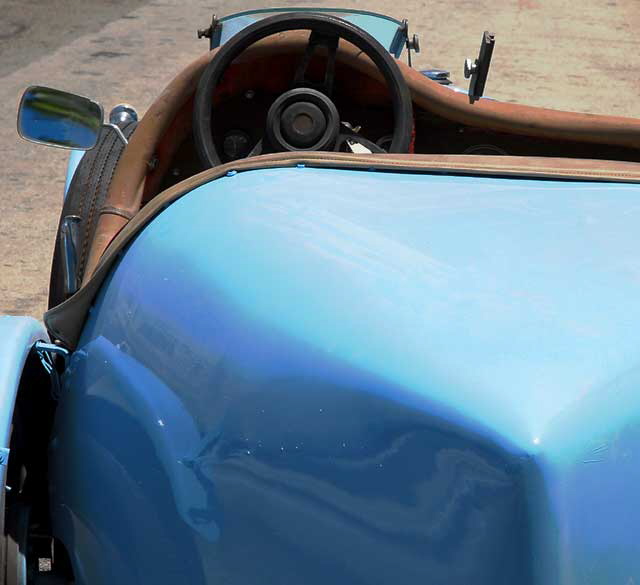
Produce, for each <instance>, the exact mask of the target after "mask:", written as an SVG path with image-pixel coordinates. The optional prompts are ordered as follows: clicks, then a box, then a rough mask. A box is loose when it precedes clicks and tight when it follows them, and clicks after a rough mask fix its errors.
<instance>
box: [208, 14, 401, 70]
mask: <svg viewBox="0 0 640 585" xmlns="http://www.w3.org/2000/svg"><path fill="white" fill-rule="evenodd" d="M282 12H315V13H322V14H333V15H335V16H339V17H340V18H342V19H344V20H346V21H348V22H350V23H352V24H355V25H356V26H359V27H360V28H361V29H363V30H364V31H366V32H368V33H369V34H370V35H371V36H372V37H374V38H375V39H376V40H377V41H378V42H379V43H380V44H381V45H382V46H383V47H385V48H386V49H387V50H388V51H389V52H390V53H391V54H392V55H394V56H395V57H396V59H397V58H398V57H400V55H401V54H402V50H403V49H404V47H405V44H406V40H407V30H406V27H405V25H404V24H403V22H402V21H400V20H396V19H395V18H390V17H389V16H384V15H383V14H376V13H375V12H367V11H364V10H347V9H343V8H268V9H265V10H248V11H246V12H238V13H236V14H231V15H229V16H225V17H224V18H221V19H220V20H219V21H218V24H217V26H216V28H215V29H214V31H213V35H212V38H211V48H215V47H218V46H220V45H223V44H224V43H226V42H227V41H228V40H229V39H230V38H231V37H232V36H234V35H235V34H237V33H239V32H240V31H241V30H243V29H245V28H246V27H248V26H249V25H251V24H253V23H254V22H256V21H258V20H262V19H263V18H266V17H267V16H272V15H274V14H278V13H282Z"/></svg>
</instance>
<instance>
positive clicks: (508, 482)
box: [50, 166, 640, 585]
mask: <svg viewBox="0 0 640 585" xmlns="http://www.w3.org/2000/svg"><path fill="white" fill-rule="evenodd" d="M639 195H640V187H638V186H637V185H623V184H619V185H616V184H608V183H597V182H582V181H570V182H567V181H558V180H523V179H513V178H510V179H506V178H492V177H484V178H483V177H461V176H440V175H430V174H409V173H393V172H367V171H356V170H336V169H333V170H332V169H313V168H306V167H303V166H301V167H300V168H289V169H271V170H254V171H249V172H244V173H238V174H233V173H232V174H231V175H230V176H226V177H223V178H220V179H218V180H215V181H212V182H210V183H207V184H205V185H203V186H201V187H199V188H197V189H195V190H194V191H192V192H191V193H189V194H188V195H186V196H184V197H182V198H181V199H179V200H178V201H177V202H175V203H173V204H172V205H170V206H169V207H168V208H167V209H165V210H164V211H163V212H162V213H161V214H160V215H159V216H158V217H156V218H155V219H154V220H153V221H152V222H151V223H150V224H149V225H148V227H147V228H146V229H144V230H143V231H142V232H141V233H140V234H139V235H138V236H137V238H136V239H135V240H134V241H133V243H132V244H131V245H130V246H129V247H128V249H127V250H126V252H125V253H124V254H123V255H122V257H121V260H120V261H119V262H118V264H117V266H116V267H115V268H114V269H113V270H112V272H111V275H110V277H109V278H108V280H107V281H106V282H105V284H104V285H103V287H102V290H101V292H100V294H99V296H98V297H97V299H96V301H95V304H94V306H93V309H92V310H91V313H90V316H89V319H88V321H87V323H86V325H85V327H84V329H83V333H82V336H81V339H80V342H79V344H78V348H77V350H76V351H75V353H74V354H73V356H72V359H71V361H70V365H69V368H68V370H67V372H66V374H65V376H64V378H63V380H64V387H63V392H62V395H61V400H60V405H59V407H58V414H57V416H56V422H55V428H54V432H53V436H52V440H51V447H50V449H51V468H52V470H53V472H54V474H53V476H52V478H51V489H52V492H51V498H52V499H51V501H52V516H53V523H54V529H55V532H56V533H57V534H58V536H59V538H61V539H63V540H64V541H65V545H66V548H67V550H69V551H73V559H72V560H73V563H74V569H75V572H76V579H77V582H78V583H92V584H98V583H105V584H106V583H112V582H116V581H117V582H121V583H143V582H154V583H175V582H185V583H186V582H189V583H222V582H226V581H233V582H236V583H288V582H300V583H306V584H316V583H317V584H321V583H322V584H324V583H329V582H331V583H335V584H345V585H346V584H353V583H367V584H378V583H380V584H383V583H415V582H429V583H442V584H445V583H446V584H448V585H451V584H463V583H471V582H473V583H487V584H489V583H523V584H526V583H530V584H532V585H533V584H536V585H537V584H552V583H616V582H620V583H632V582H635V581H637V580H638V579H640V560H639V559H640V554H639V553H640V544H639V542H638V539H637V537H636V527H637V526H638V524H639V521H640V506H639V505H638V495H637V487H636V486H637V485H638V481H639V480H640V465H639V462H638V455H637V452H638V450H639V448H640V424H639V422H640V421H639V418H640V404H639V402H640V398H639V396H640V395H639V394H638V392H637V384H638V369H637V366H638V352H637V348H638V346H639V343H640V330H638V327H637V326H636V324H637V323H638V322H640V295H639V294H638V292H640V291H639V288H640V279H639V278H638V275H639V272H638V261H637V250H638V247H639V244H640V242H639V239H640V236H639V233H638V230H637V225H636V224H637V214H638V210H639V207H638V201H637V200H638V196H639Z"/></svg>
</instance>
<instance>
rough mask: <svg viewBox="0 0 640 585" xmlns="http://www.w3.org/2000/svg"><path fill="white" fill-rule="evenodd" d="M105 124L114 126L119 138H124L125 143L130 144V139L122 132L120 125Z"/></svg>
mask: <svg viewBox="0 0 640 585" xmlns="http://www.w3.org/2000/svg"><path fill="white" fill-rule="evenodd" d="M103 126H108V127H109V128H113V129H114V130H115V132H116V134H117V135H118V138H119V139H120V140H122V142H123V144H124V145H125V146H127V144H129V141H128V140H127V137H126V136H125V135H124V134H123V133H122V130H120V126H118V125H117V124H111V123H109V124H103Z"/></svg>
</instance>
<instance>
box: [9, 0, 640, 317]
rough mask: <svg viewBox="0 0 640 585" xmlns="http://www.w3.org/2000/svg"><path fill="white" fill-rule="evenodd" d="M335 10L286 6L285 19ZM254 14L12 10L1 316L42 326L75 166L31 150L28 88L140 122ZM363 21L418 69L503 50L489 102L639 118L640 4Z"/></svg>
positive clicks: (452, 66)
mask: <svg viewBox="0 0 640 585" xmlns="http://www.w3.org/2000/svg"><path fill="white" fill-rule="evenodd" d="M312 3H313V4H316V5H333V4H338V3H333V2H323V1H320V2H315V1H314V2H312V1H311V0H292V1H288V0H285V1H284V2H283V1H281V2H279V3H277V4H276V5H281V6H295V5H301V4H302V5H305V6H308V5H310V4H312ZM265 4H266V3H265V2H264V1H263V2H257V1H255V0H235V1H230V0H223V1H220V2H217V3H215V4H212V3H206V2H196V1H195V0H181V1H179V2H178V1H177V0H165V1H162V0H159V1H153V2H149V1H145V0H110V1H105V0H83V2H79V1H77V0H75V1H74V0H3V3H2V17H1V19H0V185H1V187H2V191H1V192H0V314H3V313H8V314H14V315H15V314H28V315H33V316H36V317H41V316H42V312H43V310H44V309H45V305H46V296H47V286H48V278H49V266H50V262H51V255H52V245H53V241H54V236H55V229H56V226H57V222H58V215H59V212H60V208H61V204H62V189H63V186H64V178H65V173H64V169H65V164H66V158H67V153H66V152H64V151H61V150H57V149H52V148H45V147H41V146H35V145H32V144H27V143H26V142H24V141H22V140H20V139H19V138H18V136H17V134H16V130H15V117H16V109H17V106H18V102H19V98H20V95H21V93H22V91H23V89H24V88H25V87H26V86H28V85H30V84H36V83H37V84H42V85H51V86H54V87H59V88H62V89H66V90H69V91H73V92H76V93H80V94H83V95H87V96H91V97H93V98H95V99H97V100H99V101H101V102H102V103H103V104H104V106H105V109H106V110H107V111H108V109H109V108H110V107H112V106H113V105H115V104H116V103H118V102H120V101H127V102H129V103H132V104H134V105H135V106H136V107H137V108H138V109H139V111H141V112H143V111H144V110H145V108H147V107H148V105H149V104H150V102H151V101H152V100H153V98H154V97H155V96H156V95H157V94H158V93H159V92H160V91H161V89H162V88H163V87H164V86H165V85H166V83H167V82H168V81H169V80H170V79H171V78H172V77H173V76H174V74H175V73H176V72H177V71H179V70H180V68H181V67H183V66H184V65H185V64H187V63H189V62H190V61H191V60H192V59H194V58H195V57H196V56H197V55H199V54H200V53H201V52H203V51H205V50H206V43H205V42H204V41H198V40H197V39H196V34H195V31H196V29H197V28H202V27H204V26H206V25H207V24H208V22H209V21H210V18H211V14H212V12H213V11H215V12H216V13H218V14H219V15H222V14H227V13H230V12H234V11H238V10H242V9H245V8H253V7H260V6H261V5H262V6H264V5H265ZM343 5H344V6H349V7H353V8H359V9H366V10H375V11H379V12H385V13H388V14H390V15H392V16H396V17H399V18H403V17H406V18H408V19H409V22H410V25H411V29H412V31H415V32H418V33H419V34H420V37H421V44H422V53H421V55H420V56H419V58H418V66H421V65H427V64H429V65H432V66H437V67H442V68H445V69H449V70H451V72H452V78H453V80H454V82H457V83H458V84H459V85H466V84H465V80H464V79H463V76H462V65H463V61H464V58H465V57H471V56H473V57H475V56H476V54H477V50H478V45H479V42H480V38H481V35H482V32H483V31H484V30H485V29H489V30H491V31H493V32H495V33H496V38H497V43H496V49H495V52H494V57H493V65H492V70H491V73H490V75H489V81H488V84H487V93H488V94H489V95H491V96H493V97H496V98H498V99H502V100H506V101H513V102H519V103H526V104H531V105H539V106H545V107H553V108H557V109H567V110H574V111H580V112H592V113H604V114H616V115H622V116H632V117H640V51H639V50H638V48H639V45H640V42H639V41H638V34H637V31H638V30H640V10H639V9H638V0H582V1H581V2H575V1H571V0H411V1H408V2H404V3H402V2H392V1H391V0H369V1H366V2H365V1H363V0H352V1H350V2H348V3H345V4H343Z"/></svg>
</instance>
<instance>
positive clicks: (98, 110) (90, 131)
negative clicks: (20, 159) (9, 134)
mask: <svg viewBox="0 0 640 585" xmlns="http://www.w3.org/2000/svg"><path fill="white" fill-rule="evenodd" d="M102 119H103V112H102V106H101V105H100V104H99V103H97V102H94V101H93V100H90V99H88V98H85V97H82V96H79V95H75V94H73V93H67V92H66V91H60V90H58V89H52V88H50V87H41V86H32V87H29V88H28V89H27V90H26V91H25V92H24V95H23V96H22V101H21V102H20V109H19V111H18V133H19V134H20V136H22V138H25V139H26V140H30V141H31V142H38V143H40V144H48V145H50V146H59V147H61V148H73V149H77V150H89V149H90V148H93V147H94V146H95V145H96V142H97V141H98V134H99V133H100V128H101V127H102Z"/></svg>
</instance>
